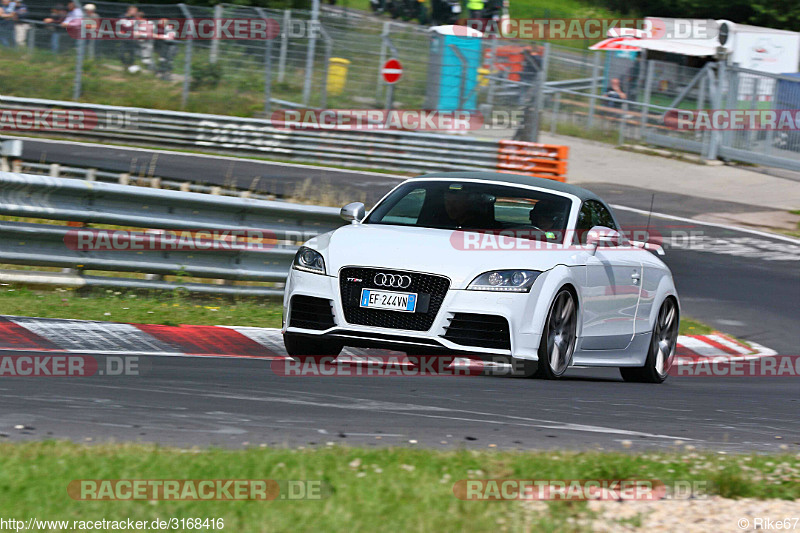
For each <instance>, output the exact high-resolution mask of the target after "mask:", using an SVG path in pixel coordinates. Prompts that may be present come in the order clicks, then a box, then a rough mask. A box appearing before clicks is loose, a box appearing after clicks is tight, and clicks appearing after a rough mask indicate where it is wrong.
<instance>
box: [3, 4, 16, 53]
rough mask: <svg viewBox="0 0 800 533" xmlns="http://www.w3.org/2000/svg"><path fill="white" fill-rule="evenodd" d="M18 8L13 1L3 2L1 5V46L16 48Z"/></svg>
mask: <svg viewBox="0 0 800 533" xmlns="http://www.w3.org/2000/svg"><path fill="white" fill-rule="evenodd" d="M15 8H16V6H15V4H14V3H13V2H11V0H2V4H0V44H2V45H3V46H8V47H11V48H13V47H14V20H16V13H15V10H16V9H15Z"/></svg>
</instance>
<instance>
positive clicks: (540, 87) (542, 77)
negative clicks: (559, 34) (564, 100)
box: [529, 42, 550, 142]
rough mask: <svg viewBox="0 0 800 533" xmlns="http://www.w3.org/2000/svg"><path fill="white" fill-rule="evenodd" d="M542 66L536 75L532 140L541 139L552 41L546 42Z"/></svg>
mask: <svg viewBox="0 0 800 533" xmlns="http://www.w3.org/2000/svg"><path fill="white" fill-rule="evenodd" d="M542 56H543V57H542V67H541V68H540V69H539V72H538V73H537V74H538V75H537V76H536V79H537V84H536V104H535V108H536V109H535V111H534V113H533V119H534V127H533V129H532V131H531V135H532V137H533V138H532V139H529V140H532V141H534V142H537V141H538V140H539V128H540V125H541V121H542V104H544V85H545V83H547V71H548V69H549V64H550V43H549V42H546V43H544V51H543V52H542Z"/></svg>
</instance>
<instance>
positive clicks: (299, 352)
mask: <svg viewBox="0 0 800 533" xmlns="http://www.w3.org/2000/svg"><path fill="white" fill-rule="evenodd" d="M283 345H284V346H285V347H286V353H288V354H289V355H291V356H292V357H294V358H295V359H299V360H300V361H303V360H305V359H307V358H309V357H322V356H326V355H327V356H331V357H336V356H337V355H339V354H340V353H341V352H342V348H344V345H343V344H342V343H341V342H338V341H332V340H330V339H315V338H313V337H309V336H305V335H295V334H293V333H284V334H283Z"/></svg>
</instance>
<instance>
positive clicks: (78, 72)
mask: <svg viewBox="0 0 800 533" xmlns="http://www.w3.org/2000/svg"><path fill="white" fill-rule="evenodd" d="M85 47H86V40H84V39H77V42H76V43H75V51H76V56H75V81H74V82H73V84H72V99H73V100H77V99H79V98H80V97H81V88H82V87H81V85H82V82H83V53H84V49H85Z"/></svg>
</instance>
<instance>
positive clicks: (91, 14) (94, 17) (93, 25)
mask: <svg viewBox="0 0 800 533" xmlns="http://www.w3.org/2000/svg"><path fill="white" fill-rule="evenodd" d="M99 20H100V16H99V15H98V14H97V7H96V6H95V5H94V4H86V5H84V6H83V21H82V24H83V26H84V27H85V28H86V29H97V27H98V24H99ZM88 44H89V59H94V57H95V46H96V44H97V41H96V40H94V39H91V40H89V43H88Z"/></svg>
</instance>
